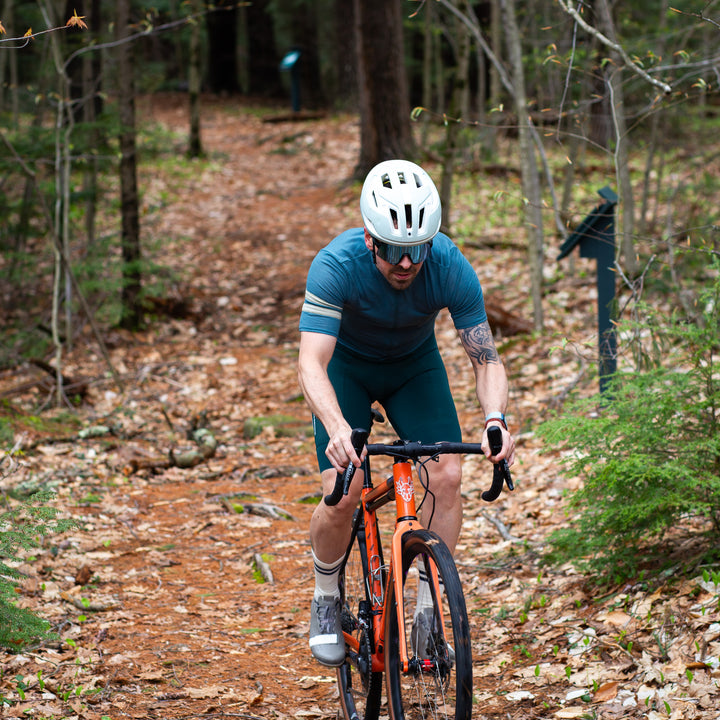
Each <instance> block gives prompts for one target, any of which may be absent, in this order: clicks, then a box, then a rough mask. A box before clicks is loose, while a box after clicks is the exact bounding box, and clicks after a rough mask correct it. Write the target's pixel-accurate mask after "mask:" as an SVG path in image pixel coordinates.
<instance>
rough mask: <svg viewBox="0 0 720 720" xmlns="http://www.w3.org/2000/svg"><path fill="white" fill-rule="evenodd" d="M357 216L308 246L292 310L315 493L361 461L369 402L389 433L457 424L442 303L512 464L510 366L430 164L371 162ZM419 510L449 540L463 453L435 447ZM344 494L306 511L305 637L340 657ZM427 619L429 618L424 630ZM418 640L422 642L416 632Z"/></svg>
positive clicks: (455, 521) (348, 518)
mask: <svg viewBox="0 0 720 720" xmlns="http://www.w3.org/2000/svg"><path fill="white" fill-rule="evenodd" d="M360 213H361V216H362V220H363V223H364V227H360V228H353V229H350V230H346V231H345V232H343V233H341V234H340V235H338V236H337V237H336V238H335V239H333V240H332V241H331V242H330V243H329V244H328V245H327V246H326V247H324V248H323V249H322V250H320V252H319V253H318V254H317V256H316V257H315V259H314V260H313V262H312V264H311V266H310V270H309V272H308V276H307V285H306V292H305V302H304V304H303V307H302V313H301V317H300V352H299V359H298V377H299V382H300V386H301V388H302V390H303V393H304V395H305V398H306V401H307V403H308V405H309V407H310V409H311V411H312V413H313V429H314V434H315V445H316V452H317V459H318V464H319V467H320V471H321V478H322V487H323V493H324V494H327V493H329V492H331V490H332V488H333V485H334V481H335V476H336V473H337V472H342V471H343V470H344V469H345V468H346V467H347V465H348V464H349V463H353V464H354V465H356V466H358V467H359V466H360V464H361V461H362V459H363V458H364V453H362V454H361V456H358V454H357V453H356V451H355V450H354V448H353V447H352V443H351V441H350V436H351V430H352V428H354V427H364V428H367V427H369V423H370V413H371V405H372V403H373V402H375V401H377V402H379V403H380V404H381V405H382V407H383V408H384V410H385V413H386V414H387V416H388V419H389V421H390V422H391V424H392V426H393V428H394V429H395V431H396V432H397V434H398V436H399V437H401V438H403V439H406V440H416V441H421V442H428V443H430V442H439V441H460V440H461V439H462V437H461V430H460V425H459V422H458V418H457V413H456V410H455V405H454V402H453V399H452V395H451V392H450V387H449V384H448V379H447V373H446V370H445V367H444V365H443V362H442V358H441V356H440V353H439V350H438V346H437V342H436V339H435V332H434V324H435V318H436V316H437V314H438V313H439V311H440V310H442V309H444V308H447V309H448V310H449V311H450V314H451V317H452V319H453V322H454V325H455V327H456V329H457V330H458V333H459V336H460V341H461V343H462V345H463V347H464V349H465V351H466V353H467V355H468V357H469V358H470V361H471V363H472V367H473V370H474V373H475V380H476V393H477V397H478V400H479V402H480V406H481V407H482V410H483V412H484V413H485V428H486V430H485V432H484V433H483V438H482V443H483V445H484V447H485V448H487V449H486V455H487V456H488V457H489V455H490V450H489V446H488V440H487V427H488V426H489V425H498V426H500V427H501V429H502V435H503V447H502V450H501V452H499V453H498V454H497V456H496V457H494V458H493V461H499V460H501V459H503V458H505V459H507V461H508V463H509V464H510V465H512V463H513V460H514V455H515V442H514V439H513V437H512V436H511V435H510V433H508V431H507V425H506V423H505V416H504V412H505V409H506V404H507V392H508V386H507V376H506V373H505V369H504V366H503V363H502V361H501V359H500V358H499V356H498V353H497V350H496V348H495V343H494V341H493V336H492V332H491V330H490V326H489V324H488V320H487V315H486V313H485V306H484V303H483V294H482V289H481V287H480V282H479V280H478V277H477V275H476V273H475V271H474V270H473V268H472V266H471V265H470V263H469V262H468V261H467V259H466V258H465V257H464V256H463V255H462V253H461V252H460V251H459V249H458V248H457V247H456V246H455V244H454V243H453V242H452V241H451V240H450V239H449V238H448V237H447V236H446V235H444V234H443V233H441V232H439V229H440V221H441V215H442V210H441V205H440V196H439V195H438V192H437V189H436V187H435V185H434V183H433V181H432V179H431V178H430V176H429V175H428V174H427V173H426V172H425V170H423V169H422V168H421V167H420V166H418V165H416V164H415V163H411V162H409V161H406V160H388V161H385V162H382V163H380V164H379V165H377V166H376V167H375V168H373V169H372V170H371V171H370V173H369V174H368V175H367V177H366V179H365V182H364V184H363V188H362V191H361V195H360ZM426 467H427V469H428V472H429V489H430V492H429V493H428V497H427V499H426V502H425V504H424V506H423V523H424V524H425V526H426V527H428V526H429V527H431V528H432V529H433V530H434V531H435V532H437V533H438V534H439V535H440V536H441V537H442V539H443V540H444V541H445V542H446V544H447V545H448V547H449V548H450V550H451V551H454V548H455V545H456V543H457V539H458V536H459V534H460V526H461V521H462V499H461V495H460V481H461V469H462V468H461V460H460V457H459V456H457V455H441V456H440V458H439V461H438V462H433V463H428V465H427V466H426ZM356 475H357V477H356V478H355V480H353V484H352V488H351V491H350V494H349V496H348V497H346V498H344V499H343V500H341V501H340V503H339V504H338V505H336V506H334V507H329V506H327V505H325V503H324V502H322V501H321V502H320V504H319V505H318V507H317V508H316V510H315V512H314V513H313V517H312V520H311V523H310V542H311V548H312V555H313V561H314V570H315V592H314V596H313V600H312V606H311V616H310V648H311V651H312V653H313V655H314V657H315V658H316V659H317V660H318V661H319V662H321V663H323V664H324V665H329V666H338V665H341V664H342V663H343V661H344V658H345V645H344V642H343V636H342V629H341V625H340V600H339V590H338V574H339V569H340V563H341V560H342V557H343V554H344V552H345V548H346V546H347V543H348V541H349V537H350V532H351V523H352V516H353V512H354V509H355V507H356V506H357V502H358V499H359V493H360V488H361V485H362V482H361V480H360V479H359V478H360V476H361V473H359V472H358V473H357V474H356ZM424 587H425V591H423V586H422V585H421V588H420V592H419V597H418V610H417V611H416V620H415V622H416V625H417V627H415V628H414V629H413V633H412V637H413V640H415V639H416V636H417V634H418V632H420V633H421V634H422V632H423V627H424V626H423V622H426V620H425V619H424V615H423V610H424V609H426V608H428V607H429V606H430V594H429V592H430V591H429V588H428V586H427V584H425V586H424ZM426 631H427V630H426ZM419 644H420V645H421V644H422V643H419Z"/></svg>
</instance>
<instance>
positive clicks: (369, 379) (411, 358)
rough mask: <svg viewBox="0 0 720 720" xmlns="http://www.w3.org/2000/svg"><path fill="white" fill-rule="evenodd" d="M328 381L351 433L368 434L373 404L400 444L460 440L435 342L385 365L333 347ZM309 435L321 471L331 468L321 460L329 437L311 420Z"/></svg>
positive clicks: (325, 459) (325, 458)
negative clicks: (360, 430)
mask: <svg viewBox="0 0 720 720" xmlns="http://www.w3.org/2000/svg"><path fill="white" fill-rule="evenodd" d="M328 376H329V378H330V382H331V383H332V385H333V388H334V389H335V394H336V395H337V399H338V402H339V404H340V409H341V410H342V413H343V416H344V417H345V419H346V420H347V421H348V423H349V424H350V427H352V428H363V429H367V428H368V427H369V426H370V417H371V407H372V404H373V403H374V402H378V403H380V404H381V405H382V407H383V409H384V410H385V413H386V414H387V419H388V420H389V421H390V423H391V424H392V426H393V429H394V430H395V432H396V433H397V435H398V437H399V438H400V439H401V440H411V441H417V442H424V443H432V442H441V441H448V442H460V441H461V440H462V432H461V430H460V423H459V422H458V417H457V411H456V409H455V403H454V401H453V398H452V393H451V392H450V385H449V383H448V377H447V372H446V371H445V366H444V364H443V361H442V357H441V356H440V351H439V350H438V347H437V343H436V341H435V338H434V337H432V338H430V340H428V341H426V342H425V343H424V344H423V345H421V346H420V348H418V350H417V351H416V352H414V353H412V354H411V355H407V356H405V357H403V358H401V359H398V360H388V361H378V360H366V359H363V358H360V357H358V356H357V355H354V354H353V353H351V352H349V351H347V350H345V349H344V348H342V347H340V346H339V345H336V346H335V352H334V353H333V356H332V359H331V360H330V364H329V365H328ZM313 430H314V433H315V449H316V452H317V459H318V465H319V466H320V471H321V472H322V471H323V470H327V469H328V468H331V467H332V464H331V463H330V461H329V460H328V458H327V456H326V455H325V449H326V448H327V444H328V440H329V437H328V434H327V432H326V430H325V428H324V427H323V425H322V423H321V422H320V421H319V420H318V419H317V418H316V417H313ZM370 442H372V440H370Z"/></svg>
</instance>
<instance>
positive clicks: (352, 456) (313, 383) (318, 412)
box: [298, 331, 360, 472]
mask: <svg viewBox="0 0 720 720" xmlns="http://www.w3.org/2000/svg"><path fill="white" fill-rule="evenodd" d="M335 343H336V338H335V336H334V335H325V334H323V333H315V332H307V331H304V332H301V333H300V353H299V356H298V380H299V382H300V388H301V389H302V391H303V394H304V395H305V400H306V402H307V404H308V405H309V406H310V409H311V410H312V412H313V414H314V415H315V417H317V419H318V420H319V421H320V422H321V423H322V424H323V426H324V427H325V430H326V431H327V433H328V435H329V437H330V441H329V442H328V446H327V450H326V452H325V454H326V455H327V457H328V459H329V460H330V462H331V463H332V464H333V467H334V468H335V469H336V470H337V471H338V472H343V471H344V470H345V468H346V467H347V466H348V464H349V463H351V462H352V463H353V464H355V465H356V466H359V465H360V458H359V457H358V455H357V453H356V452H355V450H354V448H353V446H352V442H351V441H350V435H351V433H352V428H351V427H350V425H349V424H348V423H347V421H346V420H345V418H344V417H343V414H342V410H341V409H340V405H339V404H338V401H337V395H336V394H335V389H334V388H333V386H332V383H331V382H330V378H329V377H328V372H327V368H328V364H329V363H330V359H331V358H332V355H333V352H334V350H335Z"/></svg>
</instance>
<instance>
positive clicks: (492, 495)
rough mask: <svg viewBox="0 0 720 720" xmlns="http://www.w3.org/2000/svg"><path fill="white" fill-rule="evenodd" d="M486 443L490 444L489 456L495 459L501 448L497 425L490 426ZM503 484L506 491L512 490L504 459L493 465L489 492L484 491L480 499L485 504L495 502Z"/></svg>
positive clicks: (511, 482) (500, 437)
mask: <svg viewBox="0 0 720 720" xmlns="http://www.w3.org/2000/svg"><path fill="white" fill-rule="evenodd" d="M487 435H488V442H489V443H490V456H491V457H495V456H496V455H497V454H498V453H499V452H500V451H501V450H502V446H503V440H502V430H501V429H500V428H499V427H498V426H497V425H491V426H490V427H489V428H488V431H487ZM503 483H507V487H508V490H511V491H512V490H514V489H515V486H514V485H513V481H512V476H511V475H510V467H509V466H508V464H507V460H505V459H504V458H503V459H502V460H501V461H500V462H498V463H495V464H494V465H493V481H492V485H491V486H490V489H489V490H485V492H484V493H483V494H482V499H483V500H485V501H487V502H492V501H493V500H497V498H498V497H499V496H500V493H501V492H502V489H503Z"/></svg>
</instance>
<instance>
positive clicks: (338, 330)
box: [300, 228, 487, 360]
mask: <svg viewBox="0 0 720 720" xmlns="http://www.w3.org/2000/svg"><path fill="white" fill-rule="evenodd" d="M444 308H447V309H448V310H449V312H450V315H451V317H452V319H453V323H454V324H455V327H456V328H457V329H458V330H462V329H465V328H469V327H474V326H475V325H479V324H480V323H482V322H485V320H486V319H487V315H486V313H485V304H484V302H483V293H482V288H481V286H480V281H479V280H478V277H477V274H476V273H475V271H474V270H473V268H472V266H471V265H470V263H469V262H468V260H467V259H466V258H465V257H464V255H463V254H462V253H461V252H460V250H459V249H458V248H457V246H456V245H455V244H454V243H453V242H452V241H451V240H450V238H448V237H447V235H444V234H442V233H439V234H438V235H436V236H435V238H434V239H433V245H432V249H431V251H430V253H429V255H428V257H427V258H426V259H425V262H424V263H423V266H422V268H421V269H420V272H419V273H418V275H417V277H416V278H415V280H414V281H413V283H412V284H411V285H410V286H409V287H408V288H406V289H404V290H396V289H395V288H393V287H392V286H391V285H390V284H389V283H388V281H387V280H386V279H385V277H384V276H383V275H382V273H380V271H379V270H378V269H377V267H375V265H374V264H373V261H372V253H371V252H370V251H369V250H368V249H367V246H366V245H365V239H364V230H363V228H353V229H351V230H346V231H345V232H343V233H341V234H340V235H338V236H337V237H336V238H335V239H334V240H332V241H331V242H330V243H329V244H328V245H327V246H326V247H324V248H323V249H322V250H320V252H319V253H318V254H317V255H316V256H315V259H314V260H313V262H312V264H311V266H310V270H309V272H308V277H307V285H306V290H305V302H304V303H303V307H302V313H301V315H300V330H301V331H309V332H316V333H323V334H326V335H333V336H335V337H336V338H337V341H338V344H339V345H341V346H342V347H343V348H345V349H347V350H349V351H350V352H352V353H355V354H357V355H359V356H361V357H364V358H367V359H369V360H392V359H397V358H401V357H404V356H406V355H410V354H412V353H413V352H414V351H415V350H416V349H417V348H419V347H420V346H421V345H422V344H423V343H424V342H425V341H427V340H428V339H430V337H432V335H433V334H434V329H435V318H436V317H437V315H438V313H439V312H440V310H442V309H444Z"/></svg>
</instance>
